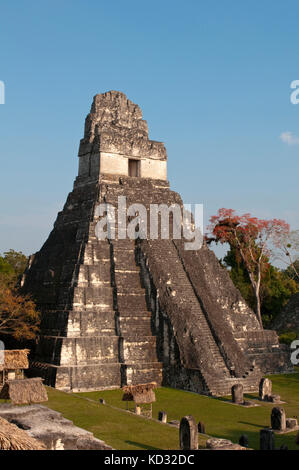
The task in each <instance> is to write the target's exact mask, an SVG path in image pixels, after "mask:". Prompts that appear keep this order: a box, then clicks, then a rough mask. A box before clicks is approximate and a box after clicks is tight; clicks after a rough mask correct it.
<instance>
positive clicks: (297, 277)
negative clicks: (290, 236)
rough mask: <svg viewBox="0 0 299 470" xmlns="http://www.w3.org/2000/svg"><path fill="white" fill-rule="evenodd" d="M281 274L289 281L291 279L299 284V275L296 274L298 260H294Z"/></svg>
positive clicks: (298, 271) (298, 268)
mask: <svg viewBox="0 0 299 470" xmlns="http://www.w3.org/2000/svg"><path fill="white" fill-rule="evenodd" d="M294 268H295V269H294ZM283 272H284V274H285V276H286V277H288V278H289V279H293V280H294V281H296V282H297V283H298V284H299V274H297V273H299V259H296V260H295V261H294V262H293V263H292V264H291V265H289V266H288V267H287V268H286V269H285V270H284V271H283Z"/></svg>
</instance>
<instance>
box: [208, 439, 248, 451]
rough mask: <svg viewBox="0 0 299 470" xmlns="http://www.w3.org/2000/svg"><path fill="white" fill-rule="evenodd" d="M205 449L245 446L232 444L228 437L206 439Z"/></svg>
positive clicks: (234, 448)
mask: <svg viewBox="0 0 299 470" xmlns="http://www.w3.org/2000/svg"><path fill="white" fill-rule="evenodd" d="M206 446H207V449H211V450H246V447H243V446H241V445H240V444H234V443H233V442H232V441H230V440H228V439H217V438H212V439H208V440H207V442H206Z"/></svg>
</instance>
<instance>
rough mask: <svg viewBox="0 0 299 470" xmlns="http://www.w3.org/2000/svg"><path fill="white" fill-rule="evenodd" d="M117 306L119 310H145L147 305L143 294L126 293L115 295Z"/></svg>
mask: <svg viewBox="0 0 299 470" xmlns="http://www.w3.org/2000/svg"><path fill="white" fill-rule="evenodd" d="M117 307H118V310H119V311H120V312H123V311H128V310H131V311H132V312H135V311H138V310H139V311H142V310H147V305H146V301H145V297H144V294H143V295H127V294H124V295H122V294H120V293H119V294H118V295H117Z"/></svg>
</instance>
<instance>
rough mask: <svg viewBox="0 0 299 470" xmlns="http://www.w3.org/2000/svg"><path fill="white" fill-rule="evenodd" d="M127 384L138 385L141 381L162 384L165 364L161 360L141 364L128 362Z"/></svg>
mask: <svg viewBox="0 0 299 470" xmlns="http://www.w3.org/2000/svg"><path fill="white" fill-rule="evenodd" d="M125 368H126V370H125V372H126V384H127V385H138V384H141V383H149V382H156V384H157V385H158V386H160V385H162V371H163V365H162V363H160V362H149V363H140V364H130V363H128V364H126V365H125Z"/></svg>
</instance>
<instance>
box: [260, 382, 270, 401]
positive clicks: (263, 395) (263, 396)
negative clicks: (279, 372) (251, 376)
mask: <svg viewBox="0 0 299 470" xmlns="http://www.w3.org/2000/svg"><path fill="white" fill-rule="evenodd" d="M271 395H272V382H271V380H270V379H268V378H266V377H263V378H262V380H261V381H260V385H259V397H260V400H266V401H267V400H268V399H269V397H270V396H271ZM268 401H269V400H268Z"/></svg>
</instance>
